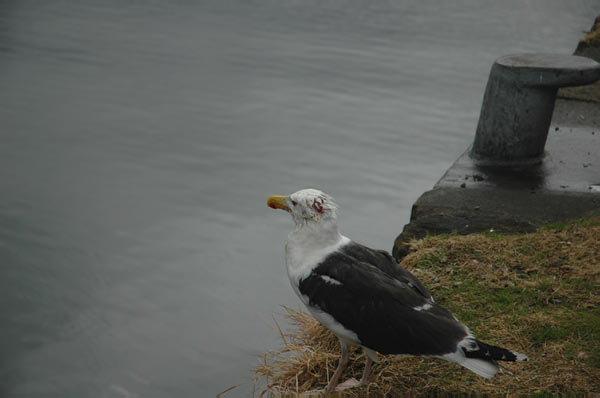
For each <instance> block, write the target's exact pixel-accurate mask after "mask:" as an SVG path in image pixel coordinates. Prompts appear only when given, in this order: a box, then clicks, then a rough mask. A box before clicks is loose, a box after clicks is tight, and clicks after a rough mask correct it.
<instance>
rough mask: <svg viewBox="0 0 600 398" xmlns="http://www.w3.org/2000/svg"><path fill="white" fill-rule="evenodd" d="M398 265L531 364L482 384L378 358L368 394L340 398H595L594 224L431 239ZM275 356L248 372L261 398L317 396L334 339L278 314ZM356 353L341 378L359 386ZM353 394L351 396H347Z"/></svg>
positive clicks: (332, 360) (305, 318) (598, 381)
mask: <svg viewBox="0 0 600 398" xmlns="http://www.w3.org/2000/svg"><path fill="white" fill-rule="evenodd" d="M412 244H413V246H414V248H415V249H416V251H415V252H414V253H411V254H409V255H408V256H407V257H406V258H405V259H404V260H403V261H402V265H403V266H404V267H405V268H407V269H409V270H411V271H412V272H413V273H414V274H415V275H417V276H418V277H419V278H420V279H421V280H422V281H423V283H424V284H425V285H426V286H428V287H429V288H430V289H431V290H432V292H433V294H434V297H436V300H437V301H438V302H440V303H441V304H442V305H444V306H446V307H447V308H449V309H450V310H451V311H452V312H453V313H454V314H455V315H456V316H457V317H458V318H459V319H461V320H462V321H463V322H464V323H466V324H467V325H468V326H469V327H470V328H471V329H472V330H473V331H474V333H475V334H476V335H477V336H478V337H479V338H480V339H481V340H483V341H487V342H489V343H491V344H497V345H501V346H504V347H507V348H510V349H513V350H516V351H519V352H524V353H526V354H528V355H529V357H530V362H526V363H507V364H504V365H505V366H506V368H507V369H508V370H509V371H510V372H512V373H513V375H510V374H509V373H508V372H504V373H499V374H498V375H497V376H496V377H495V378H493V379H492V380H485V379H483V378H481V377H478V376H477V375H475V374H473V373H471V372H469V371H468V370H466V369H463V368H462V367H460V366H458V365H456V364H451V363H447V362H445V361H441V360H436V359H431V358H421V357H392V356H382V357H381V358H382V361H381V362H380V363H379V364H375V366H374V368H373V372H372V374H371V380H370V384H369V385H368V387H365V388H362V389H357V390H355V391H351V394H350V395H348V393H347V394H346V395H343V396H364V395H365V394H368V395H372V396H385V395H386V394H388V395H389V394H397V393H399V392H401V393H402V394H424V393H427V394H432V393H436V394H437V393H467V394H471V393H476V394H502V395H517V394H531V393H599V392H600V310H599V308H600V217H592V218H589V219H586V220H583V221H577V222H573V223H569V224H561V223H559V224H555V225H551V226H548V227H545V228H542V229H540V230H539V231H538V232H536V233H533V234H525V235H513V236H505V235H500V234H495V233H484V234H473V235H467V236H453V235H450V236H432V237H428V238H426V239H423V240H419V241H414V242H412ZM279 317H280V318H282V319H283V320H284V321H285V323H286V325H287V326H286V328H285V330H283V331H282V330H281V328H279V325H277V322H276V325H277V328H278V329H276V330H277V332H278V333H280V336H281V341H282V346H281V347H280V348H278V349H274V350H270V351H268V352H266V353H265V354H264V355H263V356H262V358H261V359H260V364H259V365H258V366H257V367H256V368H255V374H256V378H257V380H263V381H264V382H266V386H265V389H264V391H263V393H262V394H261V396H263V395H264V394H265V393H267V394H271V395H272V396H273V394H275V396H286V395H285V394H286V393H302V392H306V391H310V390H315V389H320V388H323V387H324V386H325V385H326V384H327V382H328V378H329V376H330V375H331V374H333V371H334V370H335V368H336V366H337V361H338V359H339V345H338V343H337V339H336V338H335V337H334V336H333V334H331V333H330V332H329V331H328V330H326V329H325V328H324V327H322V326H321V325H320V324H319V323H318V322H317V321H316V320H314V318H312V316H310V315H309V314H307V313H304V312H300V311H296V310H293V309H289V308H285V310H284V312H283V313H282V314H279ZM364 360H365V358H364V355H363V354H362V353H361V351H360V350H358V349H354V350H353V351H352V352H351V356H350V366H349V368H348V369H347V370H346V372H345V374H344V375H343V376H342V377H343V378H348V377H355V378H357V379H358V378H360V375H361V373H362V370H363V366H364ZM352 394H354V395H352Z"/></svg>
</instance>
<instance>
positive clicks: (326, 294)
mask: <svg viewBox="0 0 600 398" xmlns="http://www.w3.org/2000/svg"><path fill="white" fill-rule="evenodd" d="M415 279H416V278H415ZM413 285H414V283H413ZM299 290H300V292H301V293H302V294H303V295H305V296H307V297H308V300H309V306H312V307H316V308H318V309H320V310H321V311H324V312H326V313H328V314H330V315H331V316H332V317H333V318H334V319H335V320H336V321H337V322H339V323H340V324H342V325H343V326H344V327H345V328H346V329H349V330H351V331H353V332H355V333H356V334H357V335H358V338H359V339H360V342H361V344H362V345H364V346H366V347H368V348H371V349H374V350H376V351H379V352H381V353H383V354H413V355H443V354H446V353H450V352H454V351H455V350H456V346H457V343H458V342H459V341H460V340H462V338H463V337H464V336H466V329H465V327H464V326H462V325H461V324H460V323H459V322H457V321H456V320H455V319H454V318H453V317H452V315H451V314H450V312H449V311H448V310H446V309H445V308H443V307H441V306H439V305H437V304H435V303H433V302H432V301H431V300H429V299H428V298H425V297H423V296H422V295H421V294H420V293H419V292H418V291H416V290H415V289H413V288H411V287H410V286H409V285H408V284H406V283H404V282H401V281H400V280H398V279H397V278H394V277H392V276H390V275H389V274H387V273H386V272H383V271H382V270H381V269H379V268H377V267H375V266H373V265H369V264H367V263H364V262H360V261H358V260H357V259H356V258H354V257H350V256H348V255H346V254H344V253H341V252H336V253H334V254H332V255H330V256H328V257H327V258H326V259H325V261H323V262H322V263H321V264H320V265H319V266H317V267H316V268H315V269H314V270H313V272H312V273H311V274H310V275H309V276H308V277H307V278H305V279H303V280H301V281H300V284H299ZM424 305H427V309H424V308H423V306H424ZM419 307H421V308H422V309H421V310H417V309H415V308H419Z"/></svg>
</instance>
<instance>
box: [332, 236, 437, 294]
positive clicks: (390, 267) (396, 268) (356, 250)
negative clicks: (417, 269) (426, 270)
mask: <svg viewBox="0 0 600 398" xmlns="http://www.w3.org/2000/svg"><path fill="white" fill-rule="evenodd" d="M341 252H342V253H344V254H346V255H348V256H350V257H353V258H354V259H356V260H357V261H359V262H362V263H367V264H370V265H372V266H374V267H377V268H379V269H380V270H381V271H383V272H385V273H386V274H388V275H390V276H391V277H393V278H395V279H398V280H399V281H401V282H403V283H406V284H407V285H409V286H410V287H411V288H413V289H415V290H416V291H417V292H418V293H420V294H421V295H422V296H423V297H425V298H428V299H431V301H433V296H432V295H431V292H429V290H428V289H427V288H426V287H425V286H423V284H422V283H421V281H420V280H419V279H417V277H416V276H414V275H413V274H411V273H410V272H408V271H407V270H405V269H404V268H402V266H400V264H398V263H397V262H396V260H395V259H394V257H392V255H391V254H389V253H388V252H386V251H384V250H374V249H371V248H369V247H367V246H363V245H361V244H359V243H356V242H351V243H349V244H348V245H346V246H344V247H343V248H342V249H341Z"/></svg>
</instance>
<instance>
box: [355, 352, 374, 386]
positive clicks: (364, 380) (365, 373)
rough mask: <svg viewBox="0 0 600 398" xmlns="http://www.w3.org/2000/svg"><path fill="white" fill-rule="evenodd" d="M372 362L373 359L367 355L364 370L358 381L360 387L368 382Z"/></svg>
mask: <svg viewBox="0 0 600 398" xmlns="http://www.w3.org/2000/svg"><path fill="white" fill-rule="evenodd" d="M372 364H373V360H372V359H371V357H370V356H368V355H367V363H365V370H364V371H363V374H362V377H361V378H360V383H359V384H358V385H359V386H360V387H363V386H366V385H367V384H369V372H370V371H371V365H372Z"/></svg>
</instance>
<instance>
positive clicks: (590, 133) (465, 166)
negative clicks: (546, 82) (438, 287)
mask: <svg viewBox="0 0 600 398" xmlns="http://www.w3.org/2000/svg"><path fill="white" fill-rule="evenodd" d="M599 108H600V107H598V104H597V103H593V102H592V103H590V102H583V101H576V100H558V101H557V104H556V107H555V113H554V117H553V122H552V125H551V126H550V129H549V134H548V140H547V143H546V154H545V157H544V159H543V161H542V162H541V163H539V164H537V165H529V166H523V167H521V168H518V167H514V168H506V167H489V166H488V167H486V166H482V165H481V164H476V163H475V162H474V161H473V160H472V159H471V158H470V157H469V155H468V153H469V149H467V151H465V153H464V154H463V155H462V156H461V157H460V158H459V159H458V160H457V161H456V162H455V163H454V164H453V165H452V166H451V167H450V168H449V169H448V171H447V172H446V174H444V176H442V178H441V179H440V180H439V181H438V182H437V184H436V185H435V186H434V187H433V189H432V190H431V191H428V192H425V193H424V194H423V195H422V196H421V197H420V198H419V199H418V200H417V201H416V202H415V204H414V205H413V209H412V214H411V220H410V223H409V224H407V225H406V226H405V227H404V229H403V231H402V233H401V234H400V235H399V236H398V237H397V238H396V241H395V243H394V248H393V255H394V257H396V258H397V259H401V258H402V257H404V256H405V255H406V253H407V252H408V250H409V246H408V244H407V242H408V241H409V240H410V239H414V238H422V237H424V236H426V235H428V234H439V233H458V234H467V233H473V232H482V231H489V230H490V229H493V230H495V231H498V232H507V233H523V232H532V231H534V230H535V229H536V228H538V227H539V226H541V225H543V224H547V223H552V222H557V221H563V220H568V219H573V218H578V217H583V216H586V215H588V214H589V213H592V212H595V211H600V109H599Z"/></svg>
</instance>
